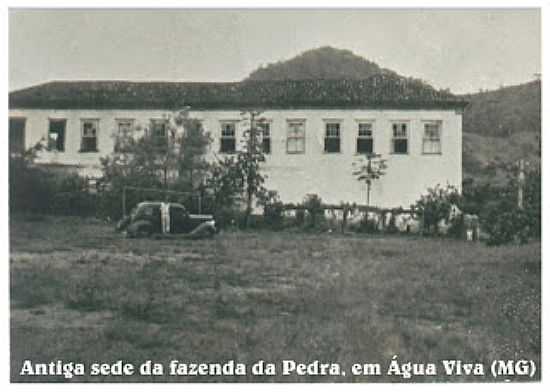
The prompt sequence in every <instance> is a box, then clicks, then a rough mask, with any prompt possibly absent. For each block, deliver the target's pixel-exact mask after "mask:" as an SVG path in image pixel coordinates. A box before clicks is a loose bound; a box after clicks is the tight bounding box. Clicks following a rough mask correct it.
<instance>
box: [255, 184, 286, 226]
mask: <svg viewBox="0 0 550 392" xmlns="http://www.w3.org/2000/svg"><path fill="white" fill-rule="evenodd" d="M258 204H259V205H261V206H263V208H264V214H263V215H264V223H265V224H266V225H267V226H268V227H271V228H274V229H280V228H281V227H282V226H283V212H284V209H283V203H282V202H281V200H280V199H279V194H278V193H277V191H267V192H265V193H264V194H262V196H261V197H260V199H259V202H258Z"/></svg>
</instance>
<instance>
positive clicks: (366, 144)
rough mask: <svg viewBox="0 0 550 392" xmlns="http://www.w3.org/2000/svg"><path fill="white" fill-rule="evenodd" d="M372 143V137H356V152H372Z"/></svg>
mask: <svg viewBox="0 0 550 392" xmlns="http://www.w3.org/2000/svg"><path fill="white" fill-rule="evenodd" d="M373 147H374V143H373V140H372V139H367V138H364V139H362V138H358V139H357V152H358V153H359V154H372V153H373V152H374V148H373Z"/></svg>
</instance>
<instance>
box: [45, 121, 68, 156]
mask: <svg viewBox="0 0 550 392" xmlns="http://www.w3.org/2000/svg"><path fill="white" fill-rule="evenodd" d="M66 125H67V120H65V119H63V120H54V119H50V125H49V128H48V150H50V151H65V128H66Z"/></svg>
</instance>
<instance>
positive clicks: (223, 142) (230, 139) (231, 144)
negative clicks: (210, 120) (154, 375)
mask: <svg viewBox="0 0 550 392" xmlns="http://www.w3.org/2000/svg"><path fill="white" fill-rule="evenodd" d="M235 145H236V143H235V122H224V123H222V134H221V139H220V152H221V153H223V154H233V153H234V152H235Z"/></svg>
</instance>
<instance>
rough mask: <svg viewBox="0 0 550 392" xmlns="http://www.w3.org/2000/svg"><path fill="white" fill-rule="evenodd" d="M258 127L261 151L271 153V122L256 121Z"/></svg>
mask: <svg viewBox="0 0 550 392" xmlns="http://www.w3.org/2000/svg"><path fill="white" fill-rule="evenodd" d="M258 128H259V129H260V134H261V137H262V139H261V140H262V151H263V152H264V154H271V123H268V122H265V121H264V122H261V123H258Z"/></svg>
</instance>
